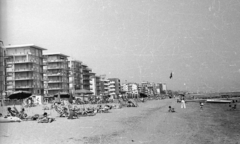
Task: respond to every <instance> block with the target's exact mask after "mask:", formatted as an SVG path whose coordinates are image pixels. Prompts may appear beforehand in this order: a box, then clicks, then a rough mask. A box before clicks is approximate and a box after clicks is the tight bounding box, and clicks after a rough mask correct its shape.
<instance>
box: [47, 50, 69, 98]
mask: <svg viewBox="0 0 240 144" xmlns="http://www.w3.org/2000/svg"><path fill="white" fill-rule="evenodd" d="M67 57H68V56H67V55H64V54H61V53H46V54H44V88H45V95H48V96H52V95H55V94H58V93H60V92H66V93H69V77H68V75H69V69H68V60H67Z"/></svg>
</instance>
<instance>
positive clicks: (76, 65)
mask: <svg viewBox="0 0 240 144" xmlns="http://www.w3.org/2000/svg"><path fill="white" fill-rule="evenodd" d="M81 64H82V62H81V61H79V60H74V59H72V58H69V59H68V67H69V69H70V71H69V91H70V93H72V94H74V93H75V90H80V89H81V86H82V83H81V82H82V79H81Z"/></svg>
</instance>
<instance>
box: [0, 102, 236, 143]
mask: <svg viewBox="0 0 240 144" xmlns="http://www.w3.org/2000/svg"><path fill="white" fill-rule="evenodd" d="M169 105H171V106H172V107H174V108H175V110H176V112H175V113H169V112H168V106H169ZM186 106H187V108H186V109H181V108H180V104H179V103H176V99H165V100H151V101H147V102H146V103H139V107H137V108H134V107H132V108H127V107H124V108H122V109H113V110H111V111H110V113H98V114H97V115H96V116H92V117H80V118H79V119H74V120H68V119H66V118H59V117H57V113H56V112H55V111H54V110H51V116H53V117H56V121H54V122H53V123H37V122H36V121H24V122H21V123H1V124H0V143H2V144H28V143H29V144H30V143H31V144H42V143H45V144H50V143H51V144H59V143H63V144H65V143H66V144H75V143H76V144H100V143H101V144H105V143H106V144H127V143H139V144H141V143H145V144H159V143H164V144H179V143H182V144H206V143H209V144H212V143H216V144H237V143H240V137H239V136H240V123H239V121H238V119H239V117H240V116H239V110H238V109H237V110H235V111H229V110H228V105H225V104H206V105H205V106H204V108H203V110H202V111H201V110H200V108H199V103H187V105H186ZM34 109H35V110H34ZM36 111H38V112H43V111H42V108H41V107H40V106H39V107H35V108H32V109H31V110H27V112H28V113H29V114H31V113H36ZM46 112H48V113H50V111H46Z"/></svg>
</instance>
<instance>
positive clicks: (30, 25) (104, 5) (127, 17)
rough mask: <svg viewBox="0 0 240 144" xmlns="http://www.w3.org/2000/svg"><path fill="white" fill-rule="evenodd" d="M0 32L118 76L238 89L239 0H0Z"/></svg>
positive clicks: (180, 86)
mask: <svg viewBox="0 0 240 144" xmlns="http://www.w3.org/2000/svg"><path fill="white" fill-rule="evenodd" d="M0 34H1V35H0V39H1V40H3V41H4V44H5V45H8V44H11V45H18V44H36V45H38V46H41V47H44V48H47V49H48V52H61V53H63V54H67V55H69V56H71V57H73V58H75V59H78V60H81V61H82V62H83V63H85V64H87V65H88V66H89V67H90V68H92V69H93V71H94V72H95V73H97V74H98V75H100V74H106V75H107V77H108V78H111V77H117V78H120V79H121V81H122V82H125V80H127V82H141V81H149V82H165V83H167V87H168V88H169V89H173V90H191V91H208V92H209V91H217V92H218V91H240V1H239V0H1V33H0ZM171 72H173V78H172V79H169V76H170V73H171Z"/></svg>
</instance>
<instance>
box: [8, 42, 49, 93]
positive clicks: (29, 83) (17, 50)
mask: <svg viewBox="0 0 240 144" xmlns="http://www.w3.org/2000/svg"><path fill="white" fill-rule="evenodd" d="M4 48H6V49H5V55H6V57H5V65H6V70H5V72H6V76H5V78H6V85H5V88H6V93H7V95H9V94H11V93H13V92H14V91H29V92H31V93H32V94H33V95H41V96H43V94H44V86H43V54H42V52H43V50H46V49H44V48H42V47H39V46H36V45H32V44H30V45H18V46H6V47H4Z"/></svg>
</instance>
